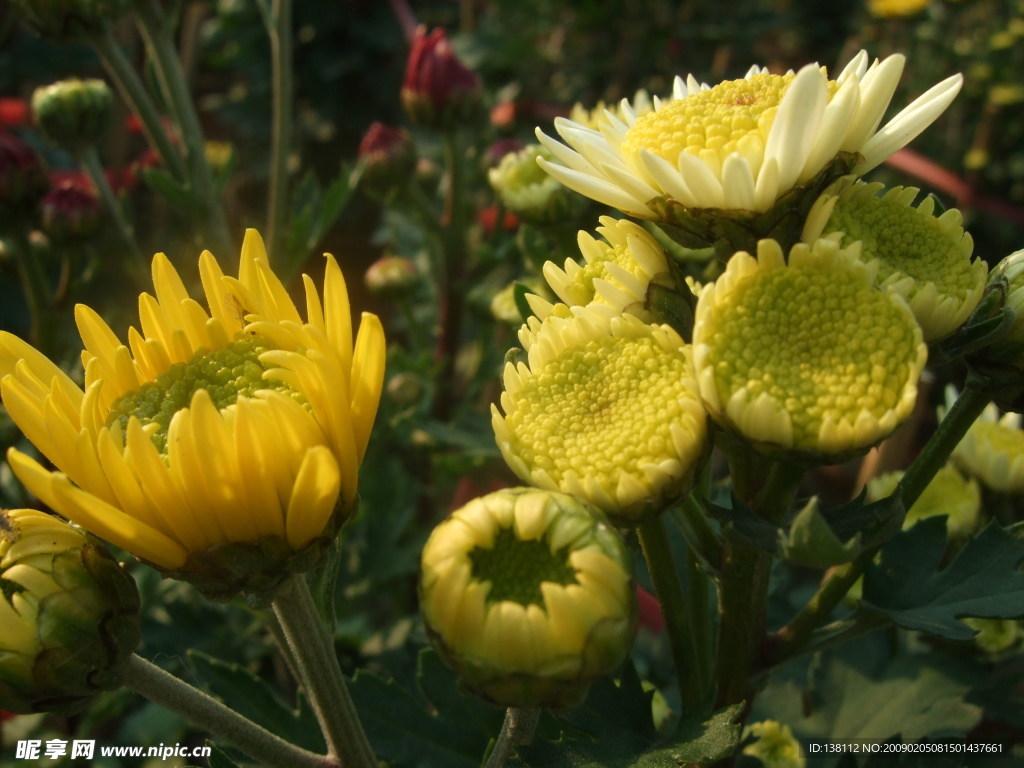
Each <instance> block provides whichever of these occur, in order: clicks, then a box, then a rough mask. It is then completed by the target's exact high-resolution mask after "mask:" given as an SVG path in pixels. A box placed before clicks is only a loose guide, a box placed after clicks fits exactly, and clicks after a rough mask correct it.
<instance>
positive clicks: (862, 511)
mask: <svg viewBox="0 0 1024 768" xmlns="http://www.w3.org/2000/svg"><path fill="white" fill-rule="evenodd" d="M866 498H867V493H866V491H865V492H862V493H861V494H860V496H858V497H857V498H856V499H854V500H853V501H849V502H847V503H846V504H840V505H839V506H837V507H831V508H830V509H827V510H825V511H824V512H822V517H824V518H825V522H827V523H828V525H829V528H831V529H832V531H833V532H834V533H835V534H836V536H837V537H838V538H839V540H840V541H843V542H846V541H849V540H850V539H852V538H853V537H855V536H857V535H860V536H861V546H862V547H865V548H866V547H874V546H877V545H879V544H881V543H883V542H885V541H887V540H888V539H890V538H891V537H892V536H894V535H895V534H896V533H898V532H899V530H900V526H901V525H903V519H904V518H905V517H906V513H905V511H904V509H903V500H902V499H901V498H900V496H899V494H893V495H892V496H886V497H885V498H884V499H879V500H878V501H872V502H868V501H866Z"/></svg>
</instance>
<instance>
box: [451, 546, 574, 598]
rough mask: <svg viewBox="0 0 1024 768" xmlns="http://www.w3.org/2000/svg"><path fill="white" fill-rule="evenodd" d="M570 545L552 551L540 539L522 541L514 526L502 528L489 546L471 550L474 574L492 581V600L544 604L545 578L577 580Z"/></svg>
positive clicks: (561, 581)
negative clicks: (570, 556) (570, 560)
mask: <svg viewBox="0 0 1024 768" xmlns="http://www.w3.org/2000/svg"><path fill="white" fill-rule="evenodd" d="M568 549H569V548H568V546H565V547H562V548H561V549H559V550H557V551H555V552H552V551H551V549H550V548H549V547H548V545H547V544H546V543H545V542H544V541H543V540H540V539H534V540H531V541H522V540H521V539H518V538H517V537H516V535H515V533H514V532H513V530H512V529H511V528H502V529H501V530H500V531H498V533H497V535H496V536H495V537H494V545H493V546H492V547H490V548H488V549H484V548H481V547H477V548H476V549H474V550H473V551H472V552H470V553H469V560H470V562H471V563H472V566H473V578H475V579H476V580H478V581H489V582H491V590H490V592H489V593H488V595H487V602H488V603H497V602H500V601H502V600H511V601H513V602H516V603H519V604H520V605H537V606H540V607H541V608H543V607H544V596H543V594H542V593H541V589H540V585H541V583H542V582H545V581H549V582H553V583H555V584H561V585H567V584H575V583H576V570H575V569H574V568H573V567H572V566H571V565H570V564H569V552H568Z"/></svg>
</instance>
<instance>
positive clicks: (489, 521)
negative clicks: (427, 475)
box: [420, 488, 637, 707]
mask: <svg viewBox="0 0 1024 768" xmlns="http://www.w3.org/2000/svg"><path fill="white" fill-rule="evenodd" d="M421 564H422V576H421V579H420V610H421V612H422V614H423V618H424V622H425V624H426V628H427V632H428V634H429V636H430V638H431V640H432V641H433V643H434V645H435V646H436V647H437V648H438V651H439V652H440V653H441V654H442V656H443V657H444V658H445V659H446V660H447V661H448V663H449V664H450V665H451V666H452V667H453V668H454V669H455V670H456V671H457V672H458V673H459V674H460V676H461V678H462V682H463V684H464V685H465V687H466V688H468V689H469V690H470V691H471V692H472V693H474V694H476V695H478V696H480V697H482V698H484V699H486V700H488V701H491V702H493V703H495V704H499V705H501V706H516V707H540V706H543V707H572V706H576V705H578V704H579V703H581V702H582V700H583V698H584V697H585V696H586V692H587V689H588V688H589V686H590V683H591V682H593V681H594V680H595V679H596V678H598V677H601V676H603V675H608V674H610V673H612V672H613V671H614V670H615V669H616V668H617V667H618V666H619V665H620V664H621V663H622V661H623V660H624V659H625V657H626V654H627V653H628V652H629V648H630V645H631V644H632V640H633V631H634V629H635V627H636V617H637V607H636V595H635V591H634V587H633V581H632V578H631V576H630V557H629V553H628V551H627V549H626V547H625V544H624V543H623V542H622V539H621V538H619V535H618V534H617V533H616V532H615V531H614V529H612V527H611V526H610V525H609V524H608V523H607V521H606V520H605V519H604V517H603V516H602V515H601V513H600V512H598V511H596V510H595V509H593V508H591V507H589V506H587V505H585V504H583V503H582V502H580V501H579V500H577V499H576V498H574V497H572V496H568V495H566V494H562V493H553V492H548V491H540V490H534V489H530V488H515V489H507V490H502V491H496V492H494V493H491V494H488V495H487V496H483V497H480V498H478V499H474V500H473V501H471V502H469V503H468V504H466V505H465V506H464V507H462V508H461V509H459V510H457V511H455V512H453V513H452V514H451V516H450V517H448V519H446V520H445V521H444V522H442V523H441V524H440V525H438V526H437V527H436V528H435V529H434V531H433V533H431V535H430V538H429V539H428V540H427V544H426V546H425V547H424V549H423V555H422V560H421Z"/></svg>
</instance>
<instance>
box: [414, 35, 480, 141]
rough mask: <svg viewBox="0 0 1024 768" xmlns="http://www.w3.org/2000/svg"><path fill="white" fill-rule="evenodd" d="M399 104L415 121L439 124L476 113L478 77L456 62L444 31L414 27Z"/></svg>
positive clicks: (478, 94)
mask: <svg viewBox="0 0 1024 768" xmlns="http://www.w3.org/2000/svg"><path fill="white" fill-rule="evenodd" d="M402 104H403V105H404V106H405V111H406V113H407V114H408V115H409V117H410V119H411V120H412V121H413V122H415V123H420V124H423V125H428V126H435V127H437V126H440V125H444V124H448V123H451V122H453V121H455V120H458V119H464V118H466V117H467V116H469V115H471V114H473V113H475V112H476V111H477V109H478V108H479V106H480V77H479V75H477V74H476V73H475V72H473V71H472V70H471V69H467V68H466V66H465V65H464V64H463V63H462V62H461V61H459V59H458V58H457V57H456V56H455V52H454V51H453V50H452V46H451V43H449V42H448V37H447V35H446V34H445V31H444V30H443V29H441V28H437V29H435V30H433V31H432V32H430V34H427V30H426V28H425V27H422V26H421V27H419V28H418V29H417V30H416V36H415V38H414V39H413V41H412V48H411V49H410V51H409V59H408V61H407V62H406V65H405V76H404V77H403V79H402Z"/></svg>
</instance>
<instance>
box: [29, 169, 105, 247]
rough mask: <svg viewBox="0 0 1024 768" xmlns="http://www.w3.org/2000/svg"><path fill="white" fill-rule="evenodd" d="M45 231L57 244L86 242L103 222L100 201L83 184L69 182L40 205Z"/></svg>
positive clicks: (50, 193)
mask: <svg viewBox="0 0 1024 768" xmlns="http://www.w3.org/2000/svg"><path fill="white" fill-rule="evenodd" d="M39 206H40V209H41V211H42V220H43V230H44V231H45V232H46V234H47V235H49V237H50V239H51V240H52V241H53V242H54V243H58V244H59V243H66V242H72V241H76V240H83V239H85V238H88V237H89V236H90V235H92V234H93V233H94V232H95V231H96V228H97V226H98V225H99V222H100V213H101V208H100V201H99V199H98V198H97V197H96V195H95V193H94V192H93V191H92V189H90V188H89V186H87V185H86V184H84V183H82V182H81V181H76V180H74V179H66V180H65V181H62V182H60V183H59V184H58V185H57V186H55V187H54V188H53V189H51V190H50V191H49V192H48V193H47V194H46V196H45V197H44V198H43V199H42V202H40V204H39Z"/></svg>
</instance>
